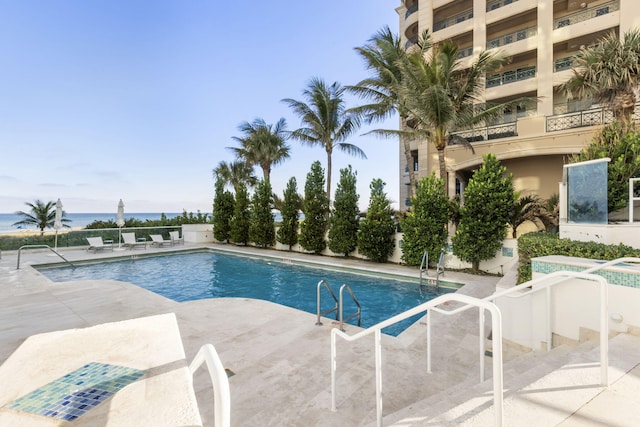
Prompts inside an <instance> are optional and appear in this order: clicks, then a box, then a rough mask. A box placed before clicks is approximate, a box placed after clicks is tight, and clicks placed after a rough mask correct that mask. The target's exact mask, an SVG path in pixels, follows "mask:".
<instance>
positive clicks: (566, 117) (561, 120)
mask: <svg viewBox="0 0 640 427" xmlns="http://www.w3.org/2000/svg"><path fill="white" fill-rule="evenodd" d="M614 119H615V117H614V115H613V111H611V110H610V109H608V108H603V107H597V108H592V109H590V110H584V111H577V112H574V113H567V114H559V115H554V116H549V117H547V132H555V131H559V130H566V129H574V128H580V127H586V126H597V125H606V124H608V123H611V122H613V120H614ZM631 120H633V121H634V122H636V123H637V122H640V102H638V103H636V105H635V109H634V110H633V115H632V116H631Z"/></svg>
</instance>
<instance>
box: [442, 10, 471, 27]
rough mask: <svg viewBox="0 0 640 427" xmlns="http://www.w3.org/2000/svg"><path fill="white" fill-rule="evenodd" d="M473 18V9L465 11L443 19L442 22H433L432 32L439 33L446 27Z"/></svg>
mask: <svg viewBox="0 0 640 427" xmlns="http://www.w3.org/2000/svg"><path fill="white" fill-rule="evenodd" d="M472 18H473V9H469V10H465V11H464V12H461V13H458V14H457V15H454V16H452V17H450V18H447V19H444V20H442V21H438V22H435V23H434V24H433V31H434V32H436V31H440V30H443V29H445V28H447V27H451V26H452V25H455V24H459V23H460V22H464V21H466V20H468V19H472Z"/></svg>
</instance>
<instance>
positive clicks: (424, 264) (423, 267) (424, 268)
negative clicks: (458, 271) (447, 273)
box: [420, 250, 444, 286]
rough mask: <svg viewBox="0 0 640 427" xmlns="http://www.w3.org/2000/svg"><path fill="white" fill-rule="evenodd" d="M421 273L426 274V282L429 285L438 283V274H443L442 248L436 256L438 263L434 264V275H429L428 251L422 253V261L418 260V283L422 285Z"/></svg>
mask: <svg viewBox="0 0 640 427" xmlns="http://www.w3.org/2000/svg"><path fill="white" fill-rule="evenodd" d="M422 273H426V275H427V283H428V284H429V285H434V286H438V285H439V283H440V275H441V274H444V250H443V251H441V252H440V257H439V258H438V264H436V276H435V277H431V276H429V252H427V251H425V252H424V254H422V261H421V262H420V284H421V285H422Z"/></svg>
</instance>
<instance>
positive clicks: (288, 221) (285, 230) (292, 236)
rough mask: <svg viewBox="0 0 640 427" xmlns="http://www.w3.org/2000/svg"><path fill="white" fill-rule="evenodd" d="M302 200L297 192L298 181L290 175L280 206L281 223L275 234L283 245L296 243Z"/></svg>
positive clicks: (290, 245)
mask: <svg viewBox="0 0 640 427" xmlns="http://www.w3.org/2000/svg"><path fill="white" fill-rule="evenodd" d="M301 204H302V201H301V200H300V195H299V194H298V183H297V182H296V179H295V178H294V177H292V178H291V179H290V180H289V182H288V183H287V188H286V189H285V190H284V199H283V201H282V204H281V206H280V213H281V214H282V224H280V228H279V229H278V232H277V234H276V239H277V240H278V242H280V243H282V244H283V245H289V250H291V247H292V246H293V245H295V244H296V243H298V227H299V223H298V220H299V218H300V214H299V212H298V211H299V210H300V206H301Z"/></svg>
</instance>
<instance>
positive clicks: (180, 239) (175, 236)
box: [169, 231, 184, 245]
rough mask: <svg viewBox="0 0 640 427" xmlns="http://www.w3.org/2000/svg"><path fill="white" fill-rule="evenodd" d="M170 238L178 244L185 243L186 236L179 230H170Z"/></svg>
mask: <svg viewBox="0 0 640 427" xmlns="http://www.w3.org/2000/svg"><path fill="white" fill-rule="evenodd" d="M169 238H170V239H171V241H172V242H173V244H174V245H177V244H178V243H182V244H183V245H184V236H183V237H180V232H179V231H170V232H169Z"/></svg>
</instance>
